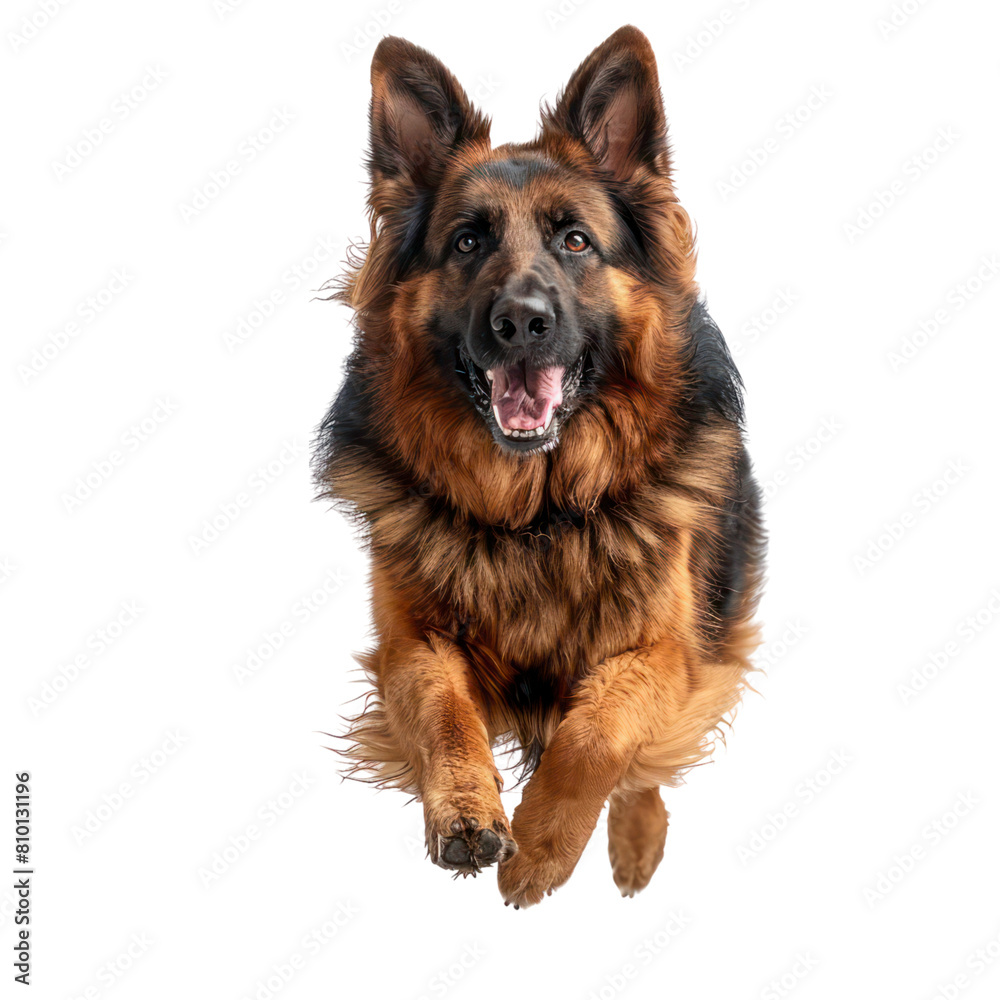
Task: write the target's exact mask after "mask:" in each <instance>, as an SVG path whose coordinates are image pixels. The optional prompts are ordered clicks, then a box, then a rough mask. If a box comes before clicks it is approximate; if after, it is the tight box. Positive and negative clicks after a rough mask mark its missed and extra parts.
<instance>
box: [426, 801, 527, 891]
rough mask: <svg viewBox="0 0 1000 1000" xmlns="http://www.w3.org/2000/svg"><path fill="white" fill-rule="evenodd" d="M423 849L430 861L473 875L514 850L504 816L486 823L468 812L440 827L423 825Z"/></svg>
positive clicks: (515, 846) (509, 854) (507, 856)
mask: <svg viewBox="0 0 1000 1000" xmlns="http://www.w3.org/2000/svg"><path fill="white" fill-rule="evenodd" d="M427 853H428V854H429V855H430V859H431V861H433V862H434V864H436V865H439V866H440V867H442V868H447V869H449V870H451V871H454V872H455V873H456V877H457V875H463V876H464V875H473V876H474V875H476V874H477V873H478V872H480V871H482V870H483V869H484V868H488V867H489V866H490V865H492V864H494V863H495V862H498V861H499V862H502V861H505V860H506V859H507V858H511V857H513V856H514V855H515V854H516V853H517V844H515V843H514V838H513V837H511V834H510V827H509V826H508V824H507V820H506V818H496V819H494V820H493V821H492V822H491V823H490V824H489V825H488V826H484V825H482V824H480V822H479V820H477V819H475V818H474V817H471V816H459V817H457V818H455V819H453V820H451V821H450V822H448V823H446V824H442V825H441V826H440V827H438V826H437V825H435V826H434V828H432V826H431V825H430V824H429V825H428V827H427Z"/></svg>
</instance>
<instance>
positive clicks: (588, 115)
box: [542, 24, 669, 181]
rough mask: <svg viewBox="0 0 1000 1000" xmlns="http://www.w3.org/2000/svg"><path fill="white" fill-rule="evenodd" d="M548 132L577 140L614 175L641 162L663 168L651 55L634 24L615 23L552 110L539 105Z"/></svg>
mask: <svg viewBox="0 0 1000 1000" xmlns="http://www.w3.org/2000/svg"><path fill="white" fill-rule="evenodd" d="M552 131H556V132H564V133H567V134H569V135H571V136H573V137H574V138H576V139H579V140H580V141H582V142H583V143H584V145H586V146H587V148H588V149H589V150H590V152H591V154H592V155H593V156H594V158H595V159H596V160H597V162H598V163H599V164H600V165H601V166H602V167H604V168H605V169H606V170H607V171H608V172H609V173H610V174H612V176H613V177H614V178H615V179H616V180H619V181H627V180H629V179H630V178H631V177H633V176H634V174H635V172H636V171H637V170H638V169H639V168H640V167H643V166H645V167H647V168H648V169H650V170H651V171H653V172H654V173H658V174H663V175H666V174H667V173H668V172H669V162H668V156H669V154H668V150H667V122H666V118H665V116H664V114H663V98H662V97H661V96H660V81H659V76H658V75H657V72H656V58H655V57H654V55H653V48H652V46H651V45H650V44H649V39H648V38H647V37H646V36H645V35H644V34H643V33H642V32H641V31H640V30H639V29H638V28H634V27H633V26H632V25H630V24H627V25H625V27H623V28H619V29H618V30H617V31H616V32H615V33H614V34H613V35H611V37H610V38H608V39H607V40H606V41H604V42H603V43H602V44H601V45H599V46H598V47H597V48H596V49H594V51H593V52H591V53H590V55H589V56H587V58H586V59H584V61H583V62H582V63H581V64H580V66H579V68H578V69H577V70H576V72H575V73H574V74H573V75H572V77H570V81H569V83H567V84H566V88H565V89H564V90H563V92H562V94H561V95H560V96H559V100H558V101H557V102H556V106H555V109H550V108H546V109H544V110H543V114H542V135H543V136H544V135H545V134H546V133H547V132H548V133H550V134H551V132H552Z"/></svg>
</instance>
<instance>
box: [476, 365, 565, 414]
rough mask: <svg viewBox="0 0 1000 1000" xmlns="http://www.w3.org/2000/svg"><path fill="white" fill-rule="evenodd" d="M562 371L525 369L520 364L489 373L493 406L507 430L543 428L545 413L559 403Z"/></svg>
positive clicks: (553, 368)
mask: <svg viewBox="0 0 1000 1000" xmlns="http://www.w3.org/2000/svg"><path fill="white" fill-rule="evenodd" d="M565 371H566V369H565V368H560V367H558V366H554V367H552V368H529V369H527V370H525V366H524V362H523V361H522V362H520V363H519V364H516V365H511V366H510V367H509V368H495V369H494V370H493V406H494V408H495V411H496V413H498V414H499V419H500V423H501V424H502V425H503V426H504V427H505V428H507V430H521V431H530V430H534V428H536V427H544V426H545V424H546V423H547V422H548V419H549V414H551V413H552V411H553V410H554V409H555V408H556V407H557V406H559V404H560V403H562V377H563V373H564V372H565Z"/></svg>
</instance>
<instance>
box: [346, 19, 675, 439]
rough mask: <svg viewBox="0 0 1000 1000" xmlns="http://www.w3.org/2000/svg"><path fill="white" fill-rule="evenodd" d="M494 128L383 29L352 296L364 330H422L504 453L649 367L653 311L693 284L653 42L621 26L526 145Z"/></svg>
mask: <svg viewBox="0 0 1000 1000" xmlns="http://www.w3.org/2000/svg"><path fill="white" fill-rule="evenodd" d="M489 128H490V123H489V121H488V119H486V118H485V117H484V116H483V115H482V114H481V113H480V112H479V111H478V110H476V109H475V108H474V107H473V106H472V104H471V103H470V101H469V99H468V98H467V97H466V95H465V93H464V92H463V90H462V89H461V87H460V86H459V84H458V83H457V82H456V80H455V78H454V77H453V76H452V75H451V73H450V72H449V71H448V70H447V69H446V68H445V67H444V66H443V65H442V64H441V62H439V61H438V60H437V59H436V58H435V57H434V56H432V55H430V54H429V53H428V52H426V51H424V50H423V49H420V48H418V47H416V46H415V45H412V44H410V43H409V42H406V41H404V40H402V39H399V38H386V39H384V40H383V41H382V42H381V44H380V45H379V46H378V49H377V51H376V53H375V57H374V60H373V64H372V104H371V150H370V158H369V169H370V172H371V179H372V188H371V198H370V204H371V210H372V241H371V244H370V246H369V248H368V253H367V257H366V260H365V262H364V264H363V265H362V266H361V268H360V269H359V271H358V272H357V273H356V274H355V275H354V276H353V277H352V279H351V281H350V284H349V287H348V294H347V297H348V300H349V301H350V302H351V304H352V305H354V307H355V309H356V310H357V311H358V313H359V316H360V318H361V323H362V326H363V327H365V322H366V320H367V321H368V322H369V324H370V325H374V326H378V325H380V324H381V326H382V328H383V336H384V337H389V336H396V337H399V338H401V339H402V340H406V339H407V337H408V336H409V337H410V338H413V337H416V336H420V337H422V338H424V339H425V341H426V348H427V349H426V351H425V352H424V357H425V360H426V362H427V363H428V364H430V365H432V366H434V367H435V368H436V375H437V377H439V378H440V379H444V380H446V381H447V382H448V383H449V384H450V385H451V387H452V389H453V390H454V394H455V396H456V397H457V396H458V395H459V394H462V398H463V400H464V406H465V407H466V409H467V410H468V411H469V412H473V411H474V412H475V413H476V414H477V420H479V421H480V427H482V426H483V425H485V427H486V429H487V430H488V431H489V433H490V434H492V436H493V439H494V440H495V441H496V442H497V444H499V446H500V447H501V448H502V449H504V450H506V451H508V452H514V453H521V454H525V453H533V452H539V451H546V450H550V449H552V448H554V447H555V446H556V445H557V443H558V441H559V436H560V432H561V431H562V430H563V428H564V427H565V426H567V422H568V421H570V420H571V418H572V415H573V413H574V411H575V410H576V409H578V408H580V407H583V406H585V405H586V404H587V401H588V399H594V398H595V397H598V398H599V397H600V396H601V393H602V392H611V391H613V387H612V384H613V383H614V384H616V385H617V386H618V389H619V390H621V389H622V385H623V384H624V385H625V386H626V388H627V387H628V386H631V388H632V389H633V390H634V389H636V388H637V387H641V385H642V383H643V382H644V381H645V380H646V379H655V378H656V375H657V371H658V370H662V367H663V364H664V359H663V357H662V356H659V353H660V352H659V348H658V347H657V345H656V344H655V343H652V342H651V341H650V337H649V336H648V332H649V326H650V324H651V322H655V323H656V324H657V325H658V328H659V329H660V331H661V332H663V331H664V330H665V328H666V331H667V332H663V333H662V335H668V332H669V326H670V323H671V316H670V315H664V308H665V306H666V310H667V312H668V313H669V312H670V311H671V310H670V309H669V306H670V304H671V302H672V301H673V304H674V305H676V306H677V309H676V313H677V315H678V316H680V315H684V314H686V311H687V310H688V309H689V308H690V304H691V302H692V301H693V299H694V295H695V291H694V284H693V278H692V274H693V252H692V249H693V248H692V241H691V234H690V228H689V223H688V220H687V216H686V214H685V213H684V212H683V210H682V209H681V208H680V207H679V206H678V205H677V202H676V199H675V198H674V195H673V189H672V187H671V183H670V164H669V154H668V149H667V139H666V122H665V118H664V112H663V106H662V100H661V97H660V91H659V84H658V79H657V72H656V64H655V60H654V57H653V53H652V49H651V48H650V45H649V42H648V40H647V39H646V37H645V36H644V35H643V34H642V33H641V32H639V31H638V30H637V29H635V28H633V27H624V28H621V29H620V30H619V31H617V32H615V33H614V34H613V35H612V36H611V37H610V38H609V39H608V40H607V41H605V42H604V43H603V44H602V45H601V46H599V47H598V48H597V49H596V50H595V51H594V52H593V53H592V54H591V55H590V56H589V57H588V58H587V59H586V60H585V61H584V62H583V64H582V65H581V66H580V67H579V68H578V69H577V70H576V72H575V73H574V74H573V76H572V78H571V79H570V81H569V83H568V84H567V86H566V88H565V90H564V91H563V93H562V95H561V96H560V98H559V100H558V101H557V103H556V106H555V107H554V108H543V111H542V128H541V132H540V134H539V136H538V137H537V138H536V139H535V140H533V141H531V142H529V143H526V144H523V145H504V146H500V147H497V148H495V149H494V148H492V147H491V145H490V138H489ZM404 317H405V318H404ZM404 327H406V328H407V329H408V330H409V333H407V332H406V330H404V329H403V328H404ZM393 331H394V332H393ZM411 346H412V345H411ZM426 377H427V373H426V372H422V373H421V380H422V381H425V380H426ZM405 391H406V390H405V388H404V389H402V392H405ZM413 391H421V390H419V388H418V386H417V385H416V384H415V385H414V389H413ZM470 403H471V406H470ZM421 413H422V415H423V416H424V418H425V419H426V420H427V421H430V422H433V421H434V419H435V414H434V412H433V409H432V408H427V409H424V410H422V411H421ZM452 419H453V418H452V417H450V416H447V415H445V414H441V415H440V422H441V425H442V431H444V432H447V429H448V428H447V425H448V423H449V421H450V420H452ZM480 433H482V431H481V430H480Z"/></svg>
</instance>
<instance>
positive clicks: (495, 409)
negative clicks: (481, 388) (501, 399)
mask: <svg viewBox="0 0 1000 1000" xmlns="http://www.w3.org/2000/svg"><path fill="white" fill-rule="evenodd" d="M493 416H494V417H495V418H496V422H497V426H498V427H499V428H500V429H501V430H502V431H506V428H505V427H504V425H503V421H502V420H501V419H500V407H499V406H496V405H494V407H493Z"/></svg>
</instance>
